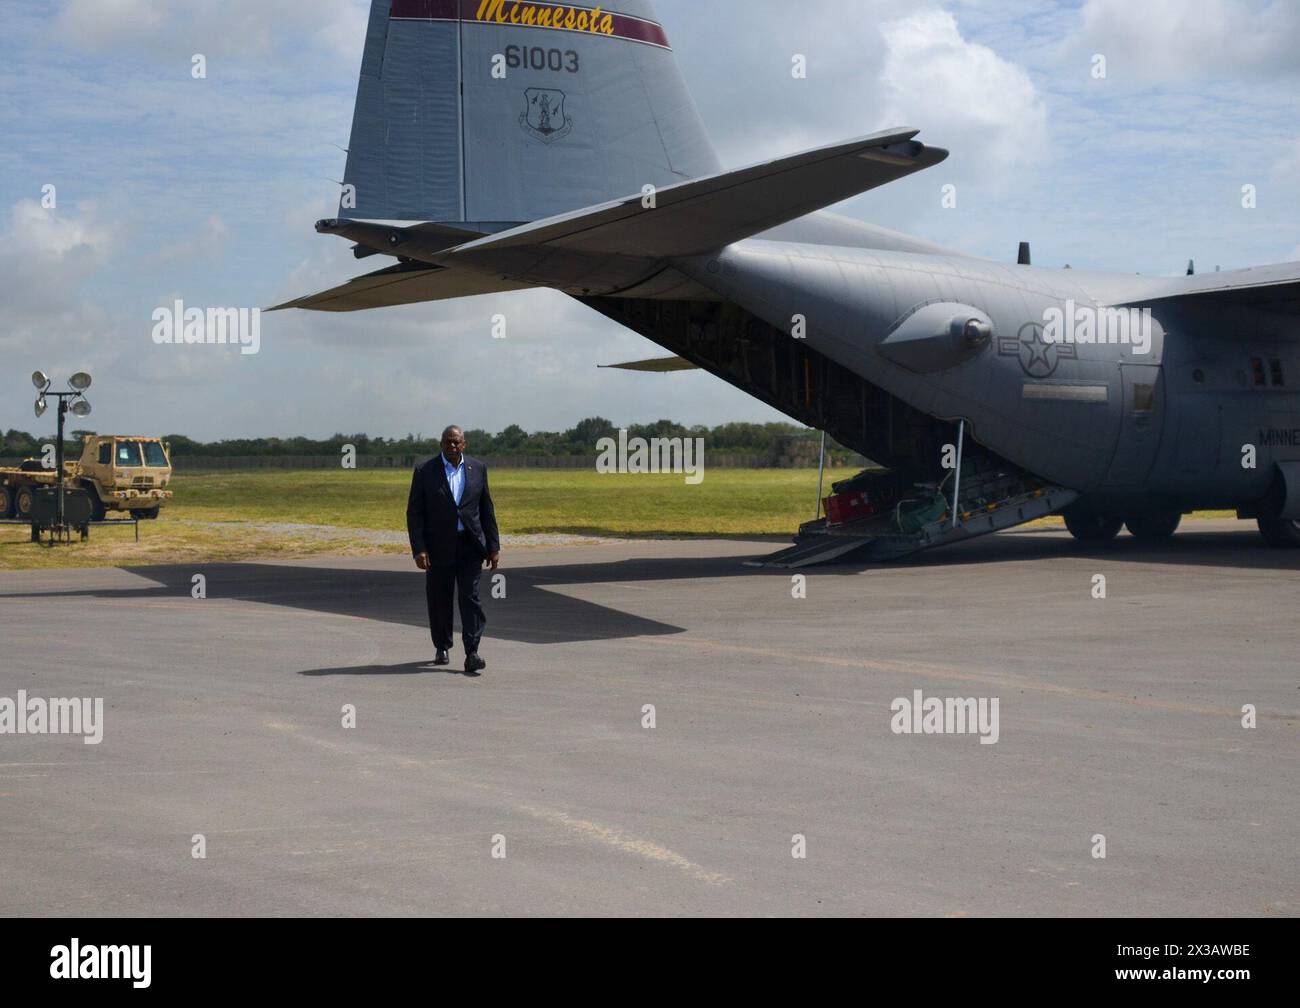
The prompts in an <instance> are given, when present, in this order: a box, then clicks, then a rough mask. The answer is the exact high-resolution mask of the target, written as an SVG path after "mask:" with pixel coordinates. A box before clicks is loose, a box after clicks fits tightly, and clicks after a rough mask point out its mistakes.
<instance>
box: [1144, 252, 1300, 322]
mask: <svg viewBox="0 0 1300 1008" xmlns="http://www.w3.org/2000/svg"><path fill="white" fill-rule="evenodd" d="M1171 300H1182V301H1187V302H1188V303H1193V302H1204V301H1216V302H1220V303H1222V304H1231V305H1245V306H1248V307H1250V308H1258V309H1260V310H1262V311H1271V312H1277V313H1278V314H1282V315H1300V262H1289V263H1277V264H1275V265H1272V266H1253V267H1251V268H1250V269H1240V270H1225V271H1224V272H1222V273H1202V274H1200V275H1198V276H1189V277H1177V278H1174V279H1170V280H1168V281H1166V282H1165V283H1163V284H1160V285H1157V286H1156V287H1154V288H1152V289H1151V290H1150V291H1148V292H1145V293H1144V294H1143V295H1142V296H1141V297H1140V298H1135V299H1133V300H1132V301H1130V302H1129V303H1130V304H1138V303H1141V304H1147V303H1150V302H1152V301H1171ZM1290 338H1292V339H1300V331H1297V332H1295V333H1294V334H1293V335H1292V336H1291V337H1290Z"/></svg>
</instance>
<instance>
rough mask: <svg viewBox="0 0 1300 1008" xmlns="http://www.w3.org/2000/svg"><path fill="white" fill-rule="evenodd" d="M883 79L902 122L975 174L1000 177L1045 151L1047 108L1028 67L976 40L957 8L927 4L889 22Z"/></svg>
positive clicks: (885, 29)
mask: <svg viewBox="0 0 1300 1008" xmlns="http://www.w3.org/2000/svg"><path fill="white" fill-rule="evenodd" d="M881 32H882V34H883V35H884V39H885V45H886V48H887V56H886V59H885V65H884V69H883V71H882V73H881V79H882V81H883V83H884V86H885V94H886V96H887V99H888V101H889V103H890V107H891V109H892V111H893V114H892V116H891V119H892V120H893V121H897V123H898V124H899V125H911V126H914V127H917V128H921V127H924V129H923V132H922V139H924V140H927V141H928V142H929V143H932V144H936V145H938V146H942V147H948V148H950V149H952V150H953V151H954V152H957V153H958V155H959V156H960V157H961V159H962V161H961V163H962V165H963V167H964V168H965V169H966V170H967V171H970V172H971V173H972V174H975V175H985V176H988V177H990V178H997V177H999V176H1005V175H1007V174H1008V172H1009V169H1011V168H1014V167H1016V166H1017V165H1020V164H1022V163H1023V162H1025V161H1028V160H1033V159H1035V158H1037V157H1038V156H1040V155H1041V152H1042V149H1043V147H1044V145H1045V143H1046V136H1047V111H1046V108H1045V107H1044V105H1043V102H1042V101H1041V99H1040V98H1039V95H1038V92H1037V90H1036V89H1035V87H1034V83H1033V81H1032V80H1030V78H1029V75H1028V74H1026V73H1025V71H1024V70H1022V69H1021V68H1020V67H1018V66H1016V65H1015V64H1013V63H1009V62H1007V61H1006V60H1004V59H1003V58H1002V57H1001V56H999V55H998V54H997V53H995V52H994V51H993V50H992V49H990V48H989V47H988V46H985V45H980V44H978V43H974V42H969V41H967V40H966V39H964V38H963V37H962V34H961V32H960V31H959V30H958V27H957V21H956V19H955V18H954V17H953V16H952V14H950V13H948V12H947V11H941V10H927V11H921V12H919V13H915V14H911V15H908V16H907V17H902V18H898V19H897V20H894V21H890V22H887V23H886V24H884V25H883V26H882V27H881Z"/></svg>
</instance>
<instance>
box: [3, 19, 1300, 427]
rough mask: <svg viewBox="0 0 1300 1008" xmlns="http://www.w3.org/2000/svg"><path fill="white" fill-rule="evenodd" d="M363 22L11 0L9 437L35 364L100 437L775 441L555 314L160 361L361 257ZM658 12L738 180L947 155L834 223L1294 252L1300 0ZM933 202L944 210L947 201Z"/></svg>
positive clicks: (344, 325) (290, 340)
mask: <svg viewBox="0 0 1300 1008" xmlns="http://www.w3.org/2000/svg"><path fill="white" fill-rule="evenodd" d="M368 6H369V4H368V2H366V0H315V2H313V3H310V4H308V3H297V2H286V3H276V4H266V3H264V2H261V0H189V2H185V0H178V2H177V3H174V4H167V5H162V4H157V3H155V2H152V0H65V2H62V3H55V4H50V3H48V2H35V0H7V3H6V29H7V30H6V32H5V34H4V36H3V39H2V40H0V93H2V94H3V104H2V105H0V116H2V117H3V126H4V131H5V136H6V138H7V141H8V142H7V143H6V144H5V145H4V146H3V149H0V232H3V234H2V235H0V303H3V305H4V309H5V325H4V327H3V329H0V350H3V360H4V361H5V363H6V368H5V369H4V370H3V371H2V372H0V427H4V428H7V427H18V428H20V429H25V430H38V429H41V428H40V427H39V425H38V424H37V422H36V420H35V418H34V417H33V416H32V413H31V388H30V385H29V383H28V375H29V374H30V372H31V371H32V370H34V369H35V368H38V367H39V368H42V369H45V370H47V371H49V372H50V373H51V374H54V375H55V376H56V377H58V378H59V379H61V378H62V377H63V376H65V375H66V374H67V373H70V372H71V371H73V370H76V369H79V368H88V369H90V370H91V371H92V372H93V373H94V375H95V387H94V389H92V395H91V399H92V400H93V402H94V406H95V413H94V416H93V418H92V419H93V421H94V425H95V426H98V427H99V428H100V429H103V430H108V429H116V430H124V431H125V430H131V431H136V432H140V433H162V432H169V433H170V432H179V433H185V434H189V435H191V436H194V437H199V438H204V439H215V438H220V437H223V436H245V435H248V436H256V435H272V434H275V435H294V434H306V435H327V434H330V433H333V432H335V431H343V432H348V433H352V432H357V431H363V430H364V431H367V432H369V433H371V434H382V435H401V434H404V433H407V432H410V431H413V432H424V433H426V434H427V433H430V432H433V431H436V430H440V429H441V428H442V426H444V425H445V423H447V422H450V421H455V422H459V423H462V424H464V425H466V426H470V427H486V428H489V429H494V430H496V429H500V428H501V427H504V426H505V425H506V424H509V423H519V424H521V425H523V426H524V427H526V428H529V429H539V428H542V429H557V428H564V427H568V426H571V425H572V424H573V423H574V422H576V421H577V420H579V419H581V418H582V417H584V416H589V415H594V414H600V415H603V416H607V417H609V418H610V419H612V420H614V421H616V422H619V423H628V422H637V421H647V420H653V419H657V418H659V417H672V418H674V419H677V420H681V421H683V422H687V423H709V424H713V423H719V422H723V421H726V420H734V419H754V420H764V419H775V418H777V415H776V414H774V413H772V412H771V411H770V410H768V409H767V408H766V407H763V406H762V405H761V404H759V403H757V402H755V401H753V400H751V399H750V398H748V397H747V396H745V395H744V394H743V393H740V392H738V391H736V390H733V389H730V388H729V387H728V386H726V385H725V384H723V383H721V382H719V381H717V380H716V379H714V378H712V377H710V376H708V375H704V374H695V373H679V374H674V375H666V376H661V375H636V374H622V373H610V372H607V371H605V372H597V371H596V365H597V364H598V363H609V362H612V361H616V360H624V359H631V358H636V357H641V356H653V355H655V354H656V353H657V352H658V351H657V348H655V347H654V346H653V344H649V343H647V342H646V341H644V340H642V339H640V338H639V337H636V336H634V335H632V334H630V333H627V332H624V331H622V330H620V329H618V328H617V327H615V326H613V325H612V324H611V323H608V322H606V321H604V320H603V319H600V318H599V317H598V316H596V315H595V314H594V313H592V312H590V311H588V310H587V309H585V308H583V307H581V306H578V305H576V304H573V303H571V302H569V301H567V300H566V299H565V298H563V297H562V296H560V295H557V294H553V293H550V292H528V293H524V294H518V295H506V296H500V297H494V298H484V299H473V300H472V301H468V302H458V303H442V304H436V305H417V306H411V307H405V308H395V309H386V310H383V311H379V312H370V313H360V314H353V315H345V316H338V315H323V314H317V313H301V312H282V313H277V314H274V315H268V316H266V317H265V318H264V319H263V329H262V351H261V353H259V354H257V355H254V356H241V355H240V354H238V353H237V352H235V351H233V350H227V349H225V348H210V347H203V348H192V347H184V348H170V347H159V346H156V345H155V344H154V343H153V342H152V340H151V339H150V331H151V328H152V319H151V313H152V312H153V310H154V309H155V308H156V307H157V306H159V305H162V304H169V303H170V302H171V301H172V300H173V299H174V298H178V297H179V298H182V299H184V300H185V302H186V303H187V304H191V305H209V304H211V305H234V306H239V305H250V306H251V305H270V304H275V303H277V302H279V301H283V300H286V299H288V298H290V297H293V296H297V295H300V294H305V293H309V292H312V291H316V290H320V289H323V288H324V287H327V286H330V285H331V284H333V283H337V282H340V281H342V280H344V279H346V278H347V277H349V276H352V275H356V274H358V273H361V272H366V271H367V270H368V269H370V268H374V267H373V266H372V265H371V263H373V262H374V261H373V260H371V261H368V262H366V263H360V264H359V263H357V262H356V261H355V260H353V259H352V257H351V256H350V255H349V253H348V246H347V243H345V242H343V241H341V240H339V239H337V238H329V237H324V236H318V235H316V234H315V232H314V231H313V229H312V224H313V222H314V221H315V220H316V219H317V218H319V217H323V216H330V215H332V214H333V212H334V210H335V207H336V204H337V187H336V186H335V184H334V183H333V182H332V181H331V180H333V179H338V178H340V177H341V175H342V171H343V158H344V155H343V153H342V151H341V150H340V147H342V146H345V145H346V144H347V138H348V134H349V129H350V125H351V117H352V101H353V95H354V90H355V86H356V75H357V68H358V66H359V61H360V49H361V43H362V40H363V32H364V23H365V17H366V11H367V9H368ZM656 8H657V10H658V12H659V16H660V20H661V21H662V22H663V24H664V26H665V28H666V30H667V32H668V35H669V37H670V39H671V40H672V42H673V45H674V48H675V50H676V52H677V54H678V59H679V62H680V64H681V67H682V71H683V73H684V75H685V77H686V80H687V82H688V84H689V85H690V87H691V89H692V91H693V93H694V95H695V98H696V101H697V103H698V105H699V107H700V110H701V114H702V115H703V117H704V120H705V123H706V125H707V126H708V128H709V130H710V132H711V134H712V136H713V139H714V143H715V145H716V147H717V148H718V151H719V153H720V155H721V157H722V160H723V163H724V164H726V165H728V166H739V165H741V164H745V163H748V162H751V161H756V160H760V159H763V158H767V157H774V156H779V155H782V154H786V153H791V152H793V151H795V150H798V149H801V148H804V147H808V146H813V145H816V144H820V143H828V142H832V141H835V140H841V139H845V138H848V137H851V136H855V135H859V134H862V133H866V132H870V131H872V130H876V129H881V128H885V127H888V126H895V125H902V124H906V125H910V126H914V127H917V128H919V129H920V130H921V138H922V139H923V140H926V141H927V142H929V143H932V144H936V145H938V146H943V147H947V148H949V149H950V150H951V151H952V156H951V157H950V158H949V160H948V161H947V162H945V163H944V164H942V165H940V166H938V167H937V168H935V169H932V170H931V171H929V172H925V173H922V174H921V175H918V176H914V177H912V178H910V179H907V180H904V181H902V182H899V183H895V184H894V185H892V186H890V187H888V190H887V191H886V190H881V191H877V192H874V193H869V194H866V195H864V196H861V197H859V198H857V199H855V200H852V201H850V202H849V203H847V204H844V205H843V206H842V207H840V208H838V209H840V210H841V212H845V213H848V214H851V215H854V216H858V217H861V218H863V219H866V220H870V221H873V222H876V223H880V224H884V225H886V226H888V227H893V228H897V229H900V230H904V231H908V232H911V233H915V234H919V235H922V236H924V237H926V238H930V239H932V240H935V241H939V242H941V243H943V244H946V245H951V246H954V247H957V248H961V249H964V250H966V251H969V252H972V253H975V254H977V255H984V256H989V257H992V258H998V259H1012V258H1014V256H1015V250H1016V243H1017V242H1018V241H1020V240H1029V241H1031V242H1032V244H1033V250H1034V260H1035V263H1037V264H1041V265H1052V266H1059V265H1063V264H1065V263H1067V262H1068V263H1071V264H1072V265H1074V266H1078V267H1085V266H1086V267H1090V268H1100V269H1114V270H1118V271H1140V272H1145V273H1167V274H1172V273H1177V272H1181V270H1182V268H1183V266H1184V265H1185V264H1186V261H1187V259H1188V258H1195V259H1196V262H1197V266H1198V268H1199V269H1202V270H1205V269H1213V267H1214V265H1215V264H1221V265H1222V266H1224V267H1225V268H1230V267H1236V266H1246V265H1253V264H1258V263H1264V262H1277V261H1285V260H1295V259H1300V116H1298V115H1297V112H1298V111H1300V86H1298V85H1300V47H1297V46H1296V45H1295V40H1296V39H1297V38H1300V5H1297V4H1294V3H1289V2H1275V3H1268V2H1263V0H1198V2H1197V3H1187V2H1182V0H1089V2H1087V3H1082V4H1077V3H1075V4H1054V3H1048V2H1039V0H1020V2H1015V3H1011V2H1005V3H1004V2H1001V0H990V2H956V3H934V4H927V3H924V2H921V3H915V2H908V3H904V2H893V0H881V2H871V0H866V2H864V0H854V2H847V0H803V2H801V3H799V4H790V3H787V2H775V0H773V2H767V0H747V2H746V0H711V2H710V3H707V4H700V3H697V2H686V0H657V2H656ZM194 53H202V54H204V56H205V57H206V58H207V63H208V76H207V78H206V79H204V80H194V79H193V78H192V77H191V75H190V65H191V64H190V59H191V56H192V54H194ZM794 53H801V54H803V55H805V56H806V57H807V60H808V78H807V79H806V80H799V81H796V80H794V79H792V78H791V75H790V72H789V68H790V59H791V55H792V54H794ZM1098 54H1100V55H1103V56H1104V57H1105V59H1106V76H1105V78H1104V79H1095V78H1094V77H1093V76H1092V75H1091V72H1090V71H1091V69H1092V66H1093V58H1094V56H1095V55H1098ZM47 184H52V185H54V186H56V193H57V206H56V208H54V209H53V210H49V209H43V208H42V207H41V206H40V199H41V194H42V186H45V185H47ZM944 184H952V185H955V186H956V187H957V194H958V200H957V204H958V205H957V207H956V209H943V208H942V207H941V206H940V187H941V186H942V185H944ZM1244 184H1251V185H1254V186H1256V188H1257V193H1258V207H1257V208H1256V209H1255V210H1246V209H1243V208H1242V206H1241V186H1242V185H1244ZM496 311H503V312H506V313H508V314H509V317H510V318H511V319H512V328H511V331H510V338H509V339H507V340H505V341H493V340H492V339H491V338H490V336H488V335H487V332H486V330H485V329H484V327H483V326H482V324H481V320H482V318H483V317H485V316H490V315H491V314H493V313H495V312H496Z"/></svg>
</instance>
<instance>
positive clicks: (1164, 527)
mask: <svg viewBox="0 0 1300 1008" xmlns="http://www.w3.org/2000/svg"><path fill="white" fill-rule="evenodd" d="M1182 520H1183V516H1182V514H1181V512H1178V511H1160V512H1155V513H1153V514H1141V515H1133V516H1132V517H1131V518H1129V519H1127V520H1126V521H1125V522H1124V524H1125V525H1126V526H1128V531H1129V534H1130V535H1131V536H1133V538H1134V539H1141V540H1142V541H1143V542H1152V543H1154V542H1164V541H1165V540H1166V539H1169V538H1170V537H1171V536H1172V535H1173V534H1174V533H1175V532H1176V531H1178V525H1179V523H1180V522H1181V521H1182Z"/></svg>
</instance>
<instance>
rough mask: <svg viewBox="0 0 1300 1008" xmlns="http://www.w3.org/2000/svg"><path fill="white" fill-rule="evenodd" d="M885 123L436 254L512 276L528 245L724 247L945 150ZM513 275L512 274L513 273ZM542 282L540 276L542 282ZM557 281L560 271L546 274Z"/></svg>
mask: <svg viewBox="0 0 1300 1008" xmlns="http://www.w3.org/2000/svg"><path fill="white" fill-rule="evenodd" d="M917 132H918V131H917V130H913V129H899V130H886V131H884V132H881V133H875V134H872V135H871V136H867V137H860V138H858V139H856V140H850V141H847V142H845V143H839V144H834V145H831V146H829V147H819V148H817V149H815V150H810V151H804V152H803V153H801V154H794V155H791V156H790V157H784V158H779V159H778V160H775V161H768V162H765V163H763V164H758V165H752V166H750V167H748V168H741V169H738V170H737V171H732V172H723V173H721V174H718V175H710V176H707V177H705V178H700V179H694V180H692V181H689V182H681V183H678V184H676V185H670V186H665V187H663V188H660V189H657V190H654V191H653V192H647V193H636V194H633V195H630V196H628V197H626V198H625V199H622V200H616V201H614V202H611V203H604V204H600V205H598V206H593V207H588V208H586V209H584V210H577V211H574V212H572V213H567V214H561V215H560V216H557V217H550V218H547V219H546V220H541V221H536V222H534V223H532V224H526V225H524V226H522V227H517V228H512V229H511V230H508V231H502V232H499V233H497V234H494V235H490V236H488V237H486V238H481V239H479V240H477V241H472V242H469V243H467V244H465V245H461V246H459V247H457V248H454V249H451V250H449V251H447V252H445V253H443V254H441V255H439V256H437V257H435V261H436V262H439V263H441V264H443V265H448V266H450V265H452V264H454V263H455V264H459V263H464V264H466V265H472V266H474V267H475V268H479V269H487V270H492V271H500V272H503V273H508V274H509V273H514V270H515V267H516V266H517V264H519V263H521V262H526V261H529V260H530V258H535V257H530V256H529V255H526V254H525V255H520V253H526V252H527V251H528V250H537V251H552V250H553V251H561V252H566V253H570V256H569V258H568V261H569V262H572V261H573V260H574V259H580V258H585V257H586V256H621V257H627V258H631V259H642V260H645V259H652V260H653V259H665V258H670V257H675V256H689V255H696V254H700V253H703V252H709V251H712V250H714V249H718V248H722V247H724V246H726V245H729V244H731V243H732V242H735V241H739V240H740V239H742V238H748V237H750V236H752V235H756V234H759V233H760V232H763V231H766V230H768V229H770V228H773V227H775V226H777V225H778V224H783V223H785V222H787V221H790V220H794V219H795V218H798V217H802V216H804V215H806V214H809V213H812V212H813V211H815V210H820V209H822V208H823V207H827V206H830V205H831V204H834V203H839V202H841V201H842V200H846V199H848V198H849V197H850V196H856V195H857V194H858V193H861V192H866V191H867V190H868V189H874V188H876V187H877V186H882V185H885V184H886V183H889V182H892V181H894V180H895V179H900V178H903V177H904V176H906V175H910V174H912V173H913V172H916V171H920V170H921V169H922V168H928V167H930V166H931V165H934V164H938V163H939V162H940V161H942V160H943V159H944V158H945V157H947V156H948V152H947V151H945V150H942V149H941V148H938V147H927V146H925V145H924V144H922V143H919V142H917V141H915V140H913V139H912V138H913V137H914V136H916V134H917ZM562 258H563V257H562ZM515 275H518V274H517V273H515ZM542 282H548V281H545V280H543V281H542ZM549 282H552V283H555V284H556V285H557V286H558V285H563V284H564V283H565V282H566V281H565V279H564V278H563V277H556V278H554V279H553V280H551V281H549Z"/></svg>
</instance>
